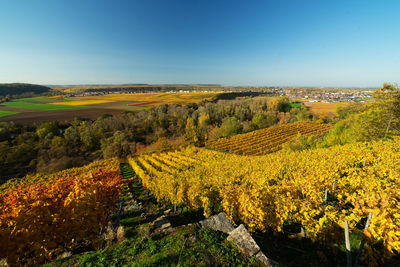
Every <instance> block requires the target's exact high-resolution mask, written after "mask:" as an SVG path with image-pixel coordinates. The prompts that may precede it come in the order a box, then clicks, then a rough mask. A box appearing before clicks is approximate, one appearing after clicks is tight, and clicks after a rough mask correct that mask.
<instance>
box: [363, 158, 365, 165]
mask: <svg viewBox="0 0 400 267" xmlns="http://www.w3.org/2000/svg"><path fill="white" fill-rule="evenodd" d="M363 167H365V159H364V162H363Z"/></svg>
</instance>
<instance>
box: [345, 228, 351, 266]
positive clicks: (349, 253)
mask: <svg viewBox="0 0 400 267" xmlns="http://www.w3.org/2000/svg"><path fill="white" fill-rule="evenodd" d="M344 238H345V241H346V254H347V267H351V265H352V264H351V247H350V234H349V223H348V222H347V221H345V224H344Z"/></svg>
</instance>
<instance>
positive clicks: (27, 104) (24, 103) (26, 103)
mask: <svg viewBox="0 0 400 267" xmlns="http://www.w3.org/2000/svg"><path fill="white" fill-rule="evenodd" d="M48 99H49V98H44V97H33V98H22V99H16V100H12V101H9V102H5V103H2V104H1V105H0V107H2V106H4V107H9V108H23V109H37V110H63V109H80V108H87V107H86V106H67V105H52V104H40V103H32V102H31V101H44V100H48Z"/></svg>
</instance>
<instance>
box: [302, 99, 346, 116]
mask: <svg viewBox="0 0 400 267" xmlns="http://www.w3.org/2000/svg"><path fill="white" fill-rule="evenodd" d="M349 104H350V103H349V102H335V103H324V102H304V105H305V106H306V107H308V108H309V110H310V111H311V112H313V113H316V114H321V115H323V114H324V115H327V114H335V113H336V109H337V108H338V107H345V106H347V105H349Z"/></svg>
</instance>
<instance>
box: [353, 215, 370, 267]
mask: <svg viewBox="0 0 400 267" xmlns="http://www.w3.org/2000/svg"><path fill="white" fill-rule="evenodd" d="M371 218H372V213H371V212H370V213H368V219H367V222H366V223H365V227H364V230H366V229H367V228H368V226H369V221H370V220H371ZM364 244H365V237H363V239H362V240H361V244H360V247H359V248H358V253H357V257H356V262H355V263H354V267H357V266H358V261H359V260H360V256H361V250H362V249H363V247H364Z"/></svg>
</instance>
